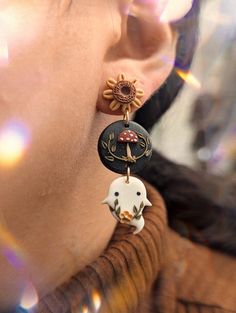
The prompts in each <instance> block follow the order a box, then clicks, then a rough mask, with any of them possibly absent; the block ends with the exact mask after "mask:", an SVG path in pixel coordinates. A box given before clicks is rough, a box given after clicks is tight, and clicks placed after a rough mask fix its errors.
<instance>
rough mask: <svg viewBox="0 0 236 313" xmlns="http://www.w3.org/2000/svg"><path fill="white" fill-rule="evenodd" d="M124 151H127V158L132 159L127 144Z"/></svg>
mask: <svg viewBox="0 0 236 313" xmlns="http://www.w3.org/2000/svg"><path fill="white" fill-rule="evenodd" d="M126 151H127V158H132V155H131V149H130V146H129V143H127V146H126Z"/></svg>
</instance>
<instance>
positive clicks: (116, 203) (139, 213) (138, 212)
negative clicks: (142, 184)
mask: <svg viewBox="0 0 236 313" xmlns="http://www.w3.org/2000/svg"><path fill="white" fill-rule="evenodd" d="M143 208H144V203H143V201H142V202H141V203H140V206H139V209H138V208H137V207H136V205H134V207H133V212H134V216H133V218H135V219H137V220H140V218H141V217H142V209H143ZM110 210H111V212H113V213H115V214H116V216H117V217H118V218H119V219H120V213H121V208H120V206H119V200H118V199H116V200H115V201H114V209H113V208H112V207H110Z"/></svg>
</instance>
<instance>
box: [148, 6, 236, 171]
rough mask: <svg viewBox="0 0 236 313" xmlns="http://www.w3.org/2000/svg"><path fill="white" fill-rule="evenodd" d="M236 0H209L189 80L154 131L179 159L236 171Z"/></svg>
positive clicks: (158, 142) (163, 146) (212, 168)
mask: <svg viewBox="0 0 236 313" xmlns="http://www.w3.org/2000/svg"><path fill="white" fill-rule="evenodd" d="M235 4H236V2H235V0H207V1H205V2H204V4H203V9H202V14H201V20H200V35H199V36H200V38H199V44H198V49H197V53H196V55H195V58H194V62H193V64H192V68H191V71H190V72H189V73H188V74H185V75H182V78H183V79H184V80H185V81H186V82H187V83H186V84H185V87H184V89H183V90H182V92H181V93H180V95H179V96H178V98H177V99H176V101H175V104H174V105H173V106H172V108H171V109H170V110H169V111H168V112H167V114H166V115H165V116H164V117H163V118H162V120H161V122H160V123H159V124H158V125H157V126H156V127H155V128H154V130H153V132H152V137H153V143H154V147H155V148H156V149H157V150H158V151H160V152H161V153H163V154H164V155H165V156H167V157H168V158H169V159H171V160H173V161H176V162H178V163H182V164H186V165H189V166H191V167H193V168H196V169H198V168H200V169H204V170H206V171H208V172H210V173H214V174H224V175H227V174H234V172H235V171H236V10H235Z"/></svg>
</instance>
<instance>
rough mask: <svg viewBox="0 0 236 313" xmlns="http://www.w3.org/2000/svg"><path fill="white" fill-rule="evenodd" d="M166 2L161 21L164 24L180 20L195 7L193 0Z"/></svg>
mask: <svg viewBox="0 0 236 313" xmlns="http://www.w3.org/2000/svg"><path fill="white" fill-rule="evenodd" d="M165 2H166V3H164V5H165V7H164V9H162V13H161V16H160V21H161V22H164V23H170V22H176V21H178V20H180V19H181V18H182V17H184V16H185V15H186V14H187V13H188V12H189V11H190V10H191V8H192V5H193V0H178V1H176V0H168V1H165Z"/></svg>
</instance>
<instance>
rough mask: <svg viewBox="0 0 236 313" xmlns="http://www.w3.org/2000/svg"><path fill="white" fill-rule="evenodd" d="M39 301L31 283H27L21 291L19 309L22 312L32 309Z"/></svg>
mask: <svg viewBox="0 0 236 313" xmlns="http://www.w3.org/2000/svg"><path fill="white" fill-rule="evenodd" d="M38 301H39V297H38V293H37V291H36V289H35V287H34V285H33V284H32V283H31V282H28V283H27V284H26V286H25V288H24V290H23V295H22V298H21V302H20V307H21V308H22V309H24V310H29V309H31V308H33V307H34V306H35V305H36V304H37V303H38Z"/></svg>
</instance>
